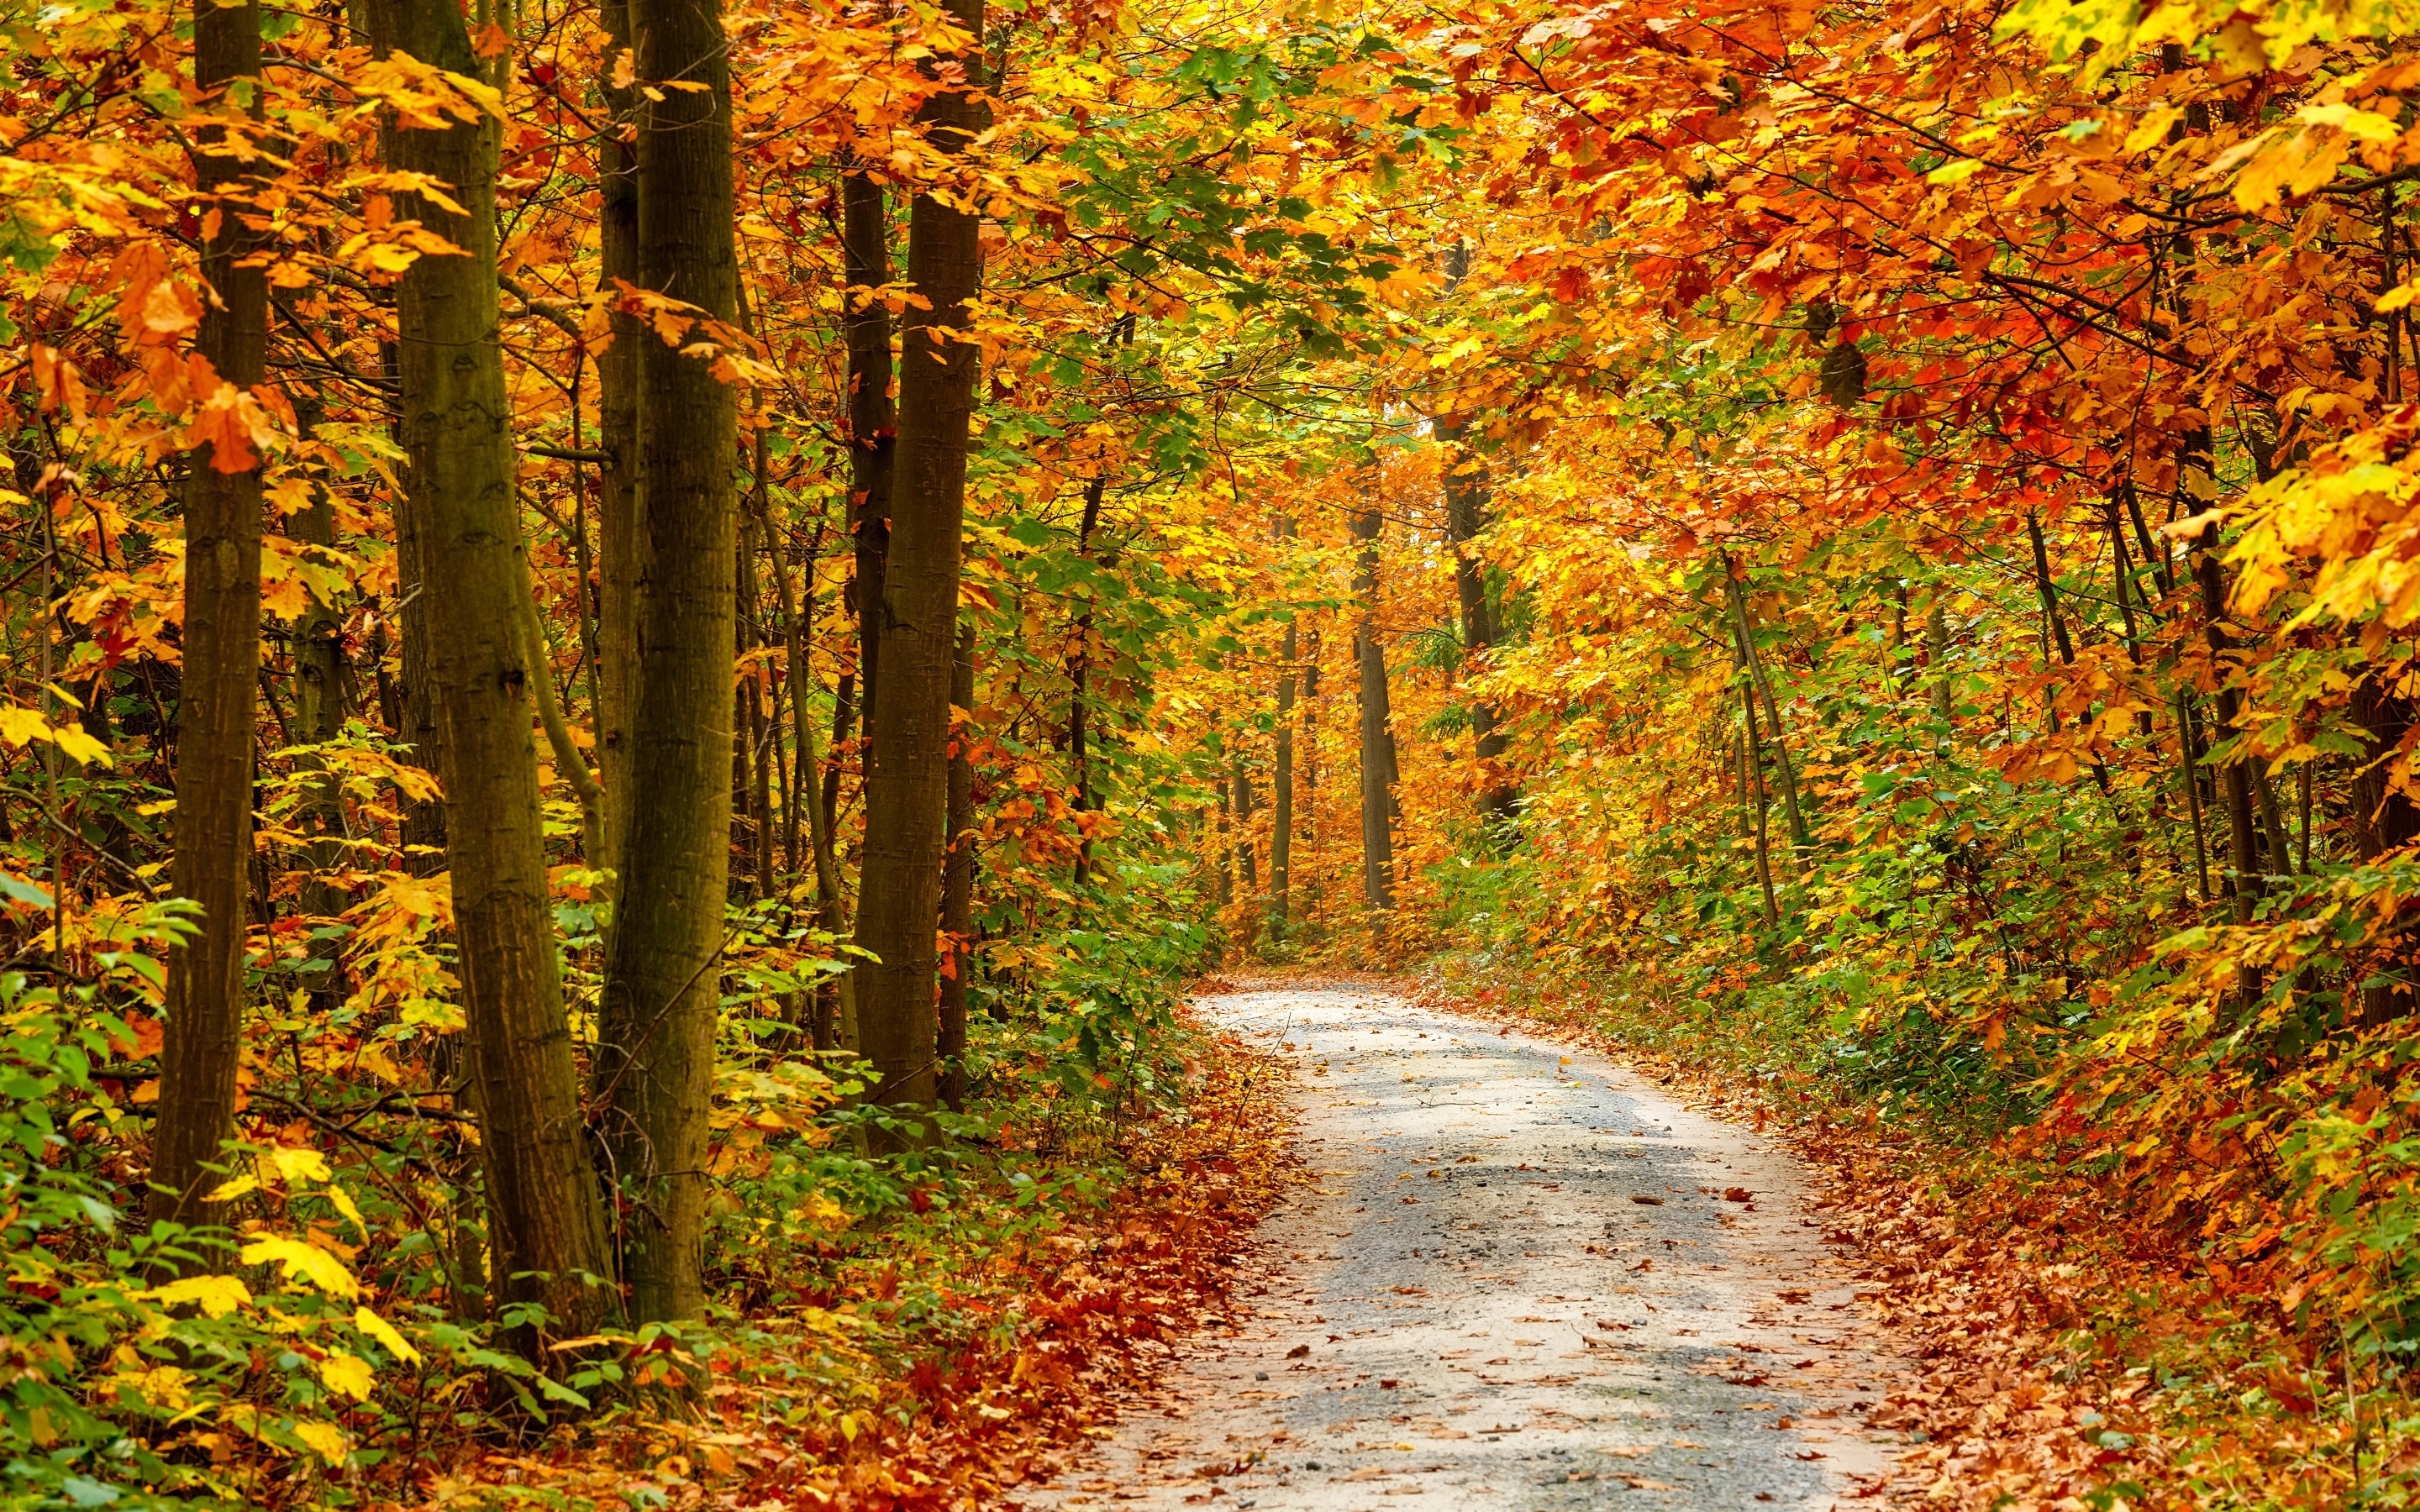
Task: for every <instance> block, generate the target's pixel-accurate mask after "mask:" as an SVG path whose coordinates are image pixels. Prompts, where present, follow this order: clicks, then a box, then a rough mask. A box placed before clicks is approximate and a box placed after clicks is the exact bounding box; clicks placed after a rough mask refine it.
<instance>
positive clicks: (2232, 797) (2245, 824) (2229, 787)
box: [2185, 442, 2267, 1012]
mask: <svg viewBox="0 0 2420 1512" xmlns="http://www.w3.org/2000/svg"><path fill="white" fill-rule="evenodd" d="M2208 455H2209V453H2208V449H2207V446H2206V445H2205V446H2204V447H2203V448H2202V449H2201V450H2200V451H2199V452H2198V453H2196V452H2195V451H2193V450H2192V449H2191V443H2190V442H2189V443H2188V451H2187V454H2186V464H2185V465H2186V466H2187V467H2188V468H2190V467H2192V466H2193V465H2194V459H2195V457H2196V456H2198V457H2201V458H2204V459H2206V458H2207V457H2208ZM2203 465H2207V464H2206V461H2205V462H2204V464H2203ZM2193 571H2194V578H2195V581H2196V583H2197V584H2198V585H2199V586H2200V589H2201V611H2202V634H2203V636H2204V637H2205V638H2206V639H2207V640H2208V641H2209V644H2210V653H2211V675H2212V676H2213V677H2215V678H2216V679H2217V680H2218V687H2217V689H2216V691H2215V693H2214V694H2213V695H2212V702H2213V704H2214V705H2215V712H2216V714H2217V717H2218V730H2217V739H2218V742H2219V743H2220V744H2225V743H2226V741H2228V740H2231V739H2233V738H2234V737H2235V734H2236V733H2237V732H2236V721H2237V719H2238V717H2240V716H2241V715H2242V705H2243V695H2242V693H2241V692H2240V691H2238V690H2237V689H2236V687H2234V684H2233V681H2232V679H2231V678H2230V677H2229V676H2228V673H2227V668H2226V651H2227V649H2228V647H2229V645H2230V644H2231V642H2230V641H2229V640H2228V638H2227V634H2226V626H2225V625H2224V624H2223V623H2222V621H2223V619H2224V617H2225V614H2226V569H2225V568H2224V567H2223V566H2221V565H2220V563H2219V560H2218V527H2217V526H2215V525H2207V526H2204V527H2203V528H2202V533H2201V537H2200V539H2199V540H2197V541H2195V543H2194V548H2193ZM2219 780H2220V783H2221V791H2222V793H2223V795H2224V797H2225V800H2226V837H2227V857H2228V860H2229V862H2230V863H2231V864H2232V866H2233V868H2234V872H2235V875H2234V877H2233V878H2232V882H2233V889H2232V890H2233V894H2234V899H2235V921H2236V922H2237V923H2238V924H2249V923H2251V922H2252V915H2253V903H2254V902H2255V900H2257V898H2258V897H2259V896H2260V895H2261V894H2262V893H2263V892H2265V891H2266V890H2267V886H2266V883H2265V882H2264V880H2263V879H2262V877H2261V874H2260V869H2259V866H2258V863H2257V861H2256V860H2255V859H2254V856H2253V848H2254V846H2255V845H2256V844H2257V841H2256V840H2255V837H2254V833H2253V827H2252V826H2253V824H2254V822H2255V820H2254V814H2253V800H2252V774H2251V773H2250V772H2249V771H2248V770H2247V769H2246V768H2245V766H2244V763H2243V761H2242V758H2241V757H2237V758H2236V759H2234V760H2232V761H2229V762H2228V763H2227V764H2226V765H2225V766H2224V767H2221V768H2220V769H2219ZM2259 991H2260V985H2259V979H2258V978H2257V976H2255V975H2254V973H2253V971H2252V968H2251V967H2249V966H2238V967H2237V968H2236V992H2237V995H2238V996H2239V997H2240V998H2241V999H2242V1005H2241V1006H2242V1008H2243V1010H2244V1011H2247V1012H2248V1011H2250V1010H2251V1008H2252V1005H2253V1003H2254V1001H2255V1000H2256V999H2257V997H2258V995H2259Z"/></svg>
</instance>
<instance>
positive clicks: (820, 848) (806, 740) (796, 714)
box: [758, 501, 857, 1050]
mask: <svg viewBox="0 0 2420 1512" xmlns="http://www.w3.org/2000/svg"><path fill="white" fill-rule="evenodd" d="M759 502H760V505H761V502H762V501H759ZM764 523H765V521H764V520H763V519H761V518H760V519H759V520H758V524H759V525H760V526H761V525H763V524H764ZM800 566H801V568H802V570H803V572H804V573H806V574H808V575H812V574H813V573H814V562H813V561H812V560H809V561H807V562H804V563H800ZM773 585H774V589H775V591H776V592H777V593H778V594H780V595H781V604H782V623H783V625H785V626H786V627H787V630H786V636H787V643H786V645H785V646H784V650H785V651H786V653H787V656H788V665H789V682H790V731H791V738H792V739H793V740H795V741H796V742H797V743H798V747H799V776H798V787H799V792H800V793H802V794H809V793H814V791H815V789H816V787H817V785H818V779H817V770H818V768H819V767H820V766H821V764H822V762H821V759H820V758H819V757H818V756H817V755H816V753H815V723H814V710H813V709H812V708H810V707H809V706H808V702H807V688H808V687H809V686H810V683H809V678H810V675H811V672H812V669H811V668H810V666H809V664H808V656H807V625H806V622H805V620H804V619H803V618H802V617H801V616H800V615H799V601H798V596H797V594H795V593H794V592H793V591H792V589H791V587H790V575H789V573H788V572H787V571H784V570H778V569H777V570H776V571H775V572H774V574H773ZM844 681H845V680H844ZM807 831H808V837H807V838H808V848H809V850H810V851H811V852H813V854H814V866H815V901H816V913H817V916H818V921H819V922H820V924H821V925H822V927H823V930H824V933H827V934H830V935H831V936H832V937H834V938H835V939H837V938H839V937H840V936H842V935H844V934H845V933H848V900H847V899H846V898H845V897H843V896H842V895H841V890H840V861H839V858H838V856H835V855H834V853H833V849H832V832H831V822H830V818H829V817H828V816H827V810H825V809H824V807H823V806H822V805H821V804H818V803H812V802H811V803H809V804H808V805H807ZM832 1001H833V1004H834V1007H835V1010H836V1012H837V1015H838V1020H839V1022H838V1023H836V1024H834V1023H827V1022H824V1021H823V1020H822V1019H821V1017H820V1015H819V1016H818V1019H817V1022H816V1024H815V1026H814V1043H815V1048H816V1049H818V1050H834V1049H850V1050H853V1049H855V1048H857V997H856V994H855V980H854V974H853V973H849V972H843V973H842V974H841V975H840V976H839V977H837V978H836V979H834V980H833V985H832Z"/></svg>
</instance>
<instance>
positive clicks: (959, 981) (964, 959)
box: [940, 625, 975, 1112]
mask: <svg viewBox="0 0 2420 1512" xmlns="http://www.w3.org/2000/svg"><path fill="white" fill-rule="evenodd" d="M950 702H951V703H952V704H954V706H955V707H957V708H958V709H960V710H963V711H964V712H965V713H966V715H967V716H968V719H967V721H966V722H963V723H961V724H959V725H958V727H957V728H956V730H955V732H954V733H953V734H952V735H951V737H950V817H949V830H950V836H949V847H950V848H949V859H948V860H947V861H946V862H944V863H943V866H942V871H941V933H944V934H946V935H948V936H949V939H950V963H949V969H948V971H946V972H945V973H943V975H942V977H941V1026H940V1054H941V1100H942V1101H943V1102H945V1103H948V1104H949V1105H950V1107H951V1108H952V1109H954V1110H955V1111H958V1112H964V1111H965V1109H966V1105H967V973H968V972H969V971H970V970H972V969H973V967H974V954H973V951H972V949H970V947H971V945H972V943H973V935H974V929H975V837H974V831H973V829H972V827H971V826H972V825H973V824H974V817H975V764H974V756H973V753H972V751H971V750H970V747H971V746H972V745H973V742H974V725H973V723H972V717H973V714H974V706H975V627H974V626H973V625H961V626H959V628H958V647H957V654H956V656H954V657H953V658H952V660H951V662H950Z"/></svg>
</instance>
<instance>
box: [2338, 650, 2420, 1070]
mask: <svg viewBox="0 0 2420 1512" xmlns="http://www.w3.org/2000/svg"><path fill="white" fill-rule="evenodd" d="M2405 686H2406V680H2405V679H2404V678H2402V677H2398V676H2394V675H2391V674H2388V673H2384V672H2380V671H2371V672H2368V673H2366V675H2364V676H2363V677H2362V679H2361V680H2360V681H2359V682H2356V683H2355V684H2353V687H2352V718H2353V723H2355V724H2357V725H2359V726H2360V727H2361V730H2362V735H2363V738H2362V746H2363V749H2362V762H2361V765H2360V767H2359V768H2358V769H2356V771H2355V772H2354V774H2353V779H2352V821H2353V843H2354V846H2355V848H2356V849H2357V850H2358V851H2359V853H2360V856H2361V858H2362V859H2363V860H2365V861H2375V860H2378V859H2380V858H2381V857H2383V856H2392V855H2395V854H2397V853H2398V852H2401V851H2403V850H2404V849H2406V848H2407V847H2409V846H2410V845H2411V844H2412V842H2413V841H2420V804H2415V803H2413V802H2412V798H2411V795H2409V794H2407V793H2404V792H2403V791H2401V790H2399V789H2397V788H2396V787H2395V786H2393V785H2392V777H2393V773H2392V771H2391V770H2390V768H2391V767H2392V766H2393V764H2395V763H2396V762H2397V760H2398V759H2399V757H2400V753H2401V751H2402V748H2403V744H2404V740H2405V738H2406V737H2407V736H2408V735H2409V734H2410V733H2411V731H2412V724H2413V722H2414V720H2415V718H2420V713H2415V710H2414V707H2413V703H2412V699H2411V697H2410V695H2409V694H2407V693H2405V692H2404V691H2403V688H2404V687H2405ZM2378 965H2381V966H2384V967H2385V968H2387V969H2386V970H2385V971H2383V972H2381V971H2380V970H2378V968H2377V966H2373V967H2372V968H2371V969H2370V970H2369V971H2366V972H2363V973H2361V974H2360V975H2363V976H2368V975H2388V976H2389V977H2390V980H2386V981H2383V982H2381V983H2379V984H2378V985H2376V986H2373V987H2365V988H2363V989H2362V992H2361V1004H2360V1008H2359V1010H2358V1012H2359V1019H2358V1023H2359V1024H2360V1026H2362V1027H2364V1028H2381V1027H2383V1026H2386V1025H2388V1024H2391V1023H2394V1022H2395V1021H2397V1020H2398V1019H2403V1018H2408V1017H2410V1016H2411V1015H2412V1012H2413V1011H2414V1010H2415V1009H2420V993H2416V992H2414V991H2413V987H2412V982H2413V979H2414V975H2415V973H2414V970H2413V966H2412V951H2411V949H2410V948H2409V947H2398V948H2396V949H2393V950H2392V951H2391V953H2390V955H2389V957H2388V959H2387V960H2386V961H2384V962H2382V963H2379V964H2378Z"/></svg>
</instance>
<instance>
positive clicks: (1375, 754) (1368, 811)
mask: <svg viewBox="0 0 2420 1512" xmlns="http://www.w3.org/2000/svg"><path fill="white" fill-rule="evenodd" d="M1378 525H1379V519H1378V512H1377V511H1376V510H1375V509H1365V510H1361V511H1359V512H1358V513H1357V514H1355V515H1354V517H1353V538H1354V539H1355V540H1357V541H1359V542H1360V543H1361V551H1360V555H1359V556H1358V557H1357V560H1356V563H1355V567H1354V574H1353V592H1354V594H1355V596H1356V597H1357V598H1358V599H1359V600H1360V601H1361V621H1360V623H1359V624H1358V625H1356V626H1355V627H1354V631H1353V651H1354V656H1355V657H1356V659H1357V663H1358V665H1359V671H1360V674H1361V683H1360V690H1359V691H1360V710H1361V896H1362V898H1363V899H1364V900H1365V901H1366V902H1367V903H1369V905H1370V908H1371V910H1372V923H1371V927H1372V929H1373V931H1374V932H1375V933H1377V934H1379V935H1380V936H1381V937H1383V936H1384V935H1385V933H1386V929H1387V924H1386V918H1385V916H1386V914H1387V913H1388V912H1389V911H1390V910H1392V909H1393V908H1394V906H1395V837H1394V826H1393V818H1394V801H1395V794H1394V786H1395V734H1394V730H1393V728H1392V726H1391V723H1390V720H1391V718H1392V716H1391V713H1390V711H1389V709H1388V697H1387V652H1386V647H1384V646H1383V645H1381V644H1380V643H1379V640H1378Z"/></svg>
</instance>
